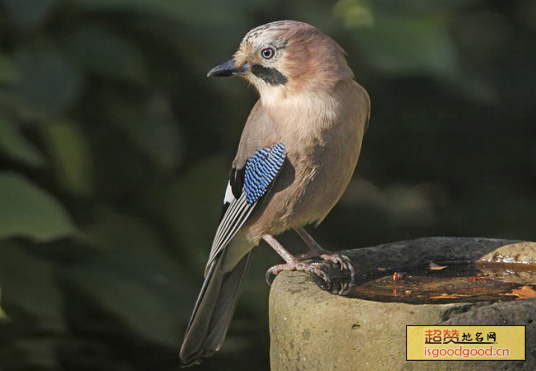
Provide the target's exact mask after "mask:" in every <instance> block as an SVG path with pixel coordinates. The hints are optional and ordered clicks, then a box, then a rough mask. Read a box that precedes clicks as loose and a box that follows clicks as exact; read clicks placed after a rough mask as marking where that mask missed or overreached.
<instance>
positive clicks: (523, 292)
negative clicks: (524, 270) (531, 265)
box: [512, 286, 536, 299]
mask: <svg viewBox="0 0 536 371" xmlns="http://www.w3.org/2000/svg"><path fill="white" fill-rule="evenodd" d="M512 294H513V295H517V296H519V298H520V299H530V298H536V290H534V288H533V287H530V286H523V287H522V288H520V289H513V290H512Z"/></svg>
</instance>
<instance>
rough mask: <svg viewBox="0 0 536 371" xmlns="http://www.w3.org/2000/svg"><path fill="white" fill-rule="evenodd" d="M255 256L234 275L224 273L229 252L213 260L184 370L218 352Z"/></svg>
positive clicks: (187, 341) (185, 349)
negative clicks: (226, 256)
mask: <svg viewBox="0 0 536 371" xmlns="http://www.w3.org/2000/svg"><path fill="white" fill-rule="evenodd" d="M251 254H252V252H251V251H250V252H249V253H247V254H246V255H245V256H244V257H243V258H242V259H241V260H240V262H239V263H238V264H237V265H236V266H235V267H234V268H233V270H232V271H230V272H227V273H224V272H223V269H222V267H223V265H224V264H223V262H224V260H225V255H226V251H225V250H224V251H222V253H221V255H220V256H219V257H218V258H216V259H215V260H214V262H213V263H212V265H211V266H210V268H209V270H208V273H207V275H206V278H205V281H204V282H203V287H202V288H201V292H200V293H199V297H198V298H197V302H196V303H195V307H194V311H193V313H192V317H191V318H190V322H189V323H188V328H187V329H186V334H185V335H184V341H183V343H182V347H181V352H180V358H181V361H182V363H183V366H191V365H194V364H197V363H200V362H201V358H207V357H210V356H211V355H212V354H214V353H215V352H217V351H218V350H219V349H220V347H221V345H222V344H223V340H224V339H225V335H226V334H227V330H228V329H229V324H230V323H231V318H232V317H233V312H234V310H235V307H236V302H237V299H238V294H239V293H240V287H241V286H242V281H243V280H244V277H245V276H246V273H247V270H248V267H249V263H250V259H251Z"/></svg>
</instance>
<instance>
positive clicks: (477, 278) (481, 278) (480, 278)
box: [469, 276, 488, 282]
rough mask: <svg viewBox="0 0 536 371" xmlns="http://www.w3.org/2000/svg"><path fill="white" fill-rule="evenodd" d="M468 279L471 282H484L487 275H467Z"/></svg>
mask: <svg viewBox="0 0 536 371" xmlns="http://www.w3.org/2000/svg"><path fill="white" fill-rule="evenodd" d="M469 279H470V280H471V281H473V282H486V281H487V280H488V278H487V277H478V276H474V277H469Z"/></svg>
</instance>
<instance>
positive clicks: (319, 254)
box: [294, 227, 355, 277]
mask: <svg viewBox="0 0 536 371" xmlns="http://www.w3.org/2000/svg"><path fill="white" fill-rule="evenodd" d="M294 230H295V231H296V233H297V234H298V235H299V236H300V237H301V238H302V240H303V241H304V242H305V243H306V244H307V246H308V247H309V252H307V253H305V254H301V255H299V257H300V258H301V259H311V258H322V259H324V260H329V261H331V262H333V263H335V264H339V265H340V267H341V270H343V269H347V270H349V271H350V273H351V274H352V277H353V276H354V273H355V272H354V266H353V265H352V261H351V260H350V258H348V257H347V256H346V255H342V254H336V253H334V252H332V251H329V250H325V249H323V248H322V246H320V245H319V244H318V242H316V241H315V240H314V239H313V237H311V235H310V234H309V233H307V231H306V230H305V229H304V228H303V227H296V228H294Z"/></svg>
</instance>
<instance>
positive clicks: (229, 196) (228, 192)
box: [223, 181, 236, 205]
mask: <svg viewBox="0 0 536 371" xmlns="http://www.w3.org/2000/svg"><path fill="white" fill-rule="evenodd" d="M234 201H236V198H235V196H234V195H233V189H232V188H231V182H230V181H229V182H227V188H226V189H225V197H223V204H224V205H225V204H230V203H232V202H234Z"/></svg>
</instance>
